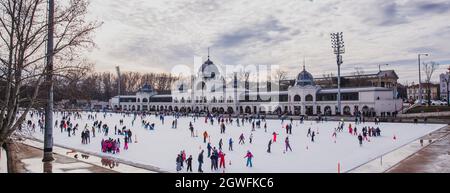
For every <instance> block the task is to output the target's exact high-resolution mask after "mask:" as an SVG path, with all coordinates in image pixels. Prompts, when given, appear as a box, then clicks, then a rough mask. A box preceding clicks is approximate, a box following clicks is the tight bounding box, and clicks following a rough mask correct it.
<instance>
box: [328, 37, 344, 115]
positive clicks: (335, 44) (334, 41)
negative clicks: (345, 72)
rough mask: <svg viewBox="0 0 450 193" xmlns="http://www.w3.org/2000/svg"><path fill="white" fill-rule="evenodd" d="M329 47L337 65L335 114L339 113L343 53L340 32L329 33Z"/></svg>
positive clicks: (342, 38)
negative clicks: (336, 104) (336, 105)
mask: <svg viewBox="0 0 450 193" xmlns="http://www.w3.org/2000/svg"><path fill="white" fill-rule="evenodd" d="M330 35H331V47H332V48H333V51H334V54H335V55H336V63H337V66H338V96H337V99H338V110H337V112H336V114H339V115H340V114H341V64H342V63H343V61H342V56H341V54H344V53H345V46H344V37H343V33H342V32H336V33H331V34H330Z"/></svg>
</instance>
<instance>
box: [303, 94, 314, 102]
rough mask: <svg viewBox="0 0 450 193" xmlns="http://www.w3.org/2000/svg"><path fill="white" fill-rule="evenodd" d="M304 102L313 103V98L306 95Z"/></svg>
mask: <svg viewBox="0 0 450 193" xmlns="http://www.w3.org/2000/svg"><path fill="white" fill-rule="evenodd" d="M305 101H313V96H312V95H310V94H309V95H306V97H305Z"/></svg>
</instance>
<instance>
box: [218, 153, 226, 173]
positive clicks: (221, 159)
mask: <svg viewBox="0 0 450 193" xmlns="http://www.w3.org/2000/svg"><path fill="white" fill-rule="evenodd" d="M219 158H220V164H219V167H220V168H222V167H223V168H224V169H225V153H223V152H222V151H219Z"/></svg>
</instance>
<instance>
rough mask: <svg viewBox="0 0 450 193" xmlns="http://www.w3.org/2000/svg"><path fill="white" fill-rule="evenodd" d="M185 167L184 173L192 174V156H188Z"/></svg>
mask: <svg viewBox="0 0 450 193" xmlns="http://www.w3.org/2000/svg"><path fill="white" fill-rule="evenodd" d="M186 165H187V169H186V172H189V171H191V172H192V155H190V156H189V158H187V159H186Z"/></svg>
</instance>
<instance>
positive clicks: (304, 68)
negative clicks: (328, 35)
mask: <svg viewBox="0 0 450 193" xmlns="http://www.w3.org/2000/svg"><path fill="white" fill-rule="evenodd" d="M303 71H306V67H305V56H303Z"/></svg>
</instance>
